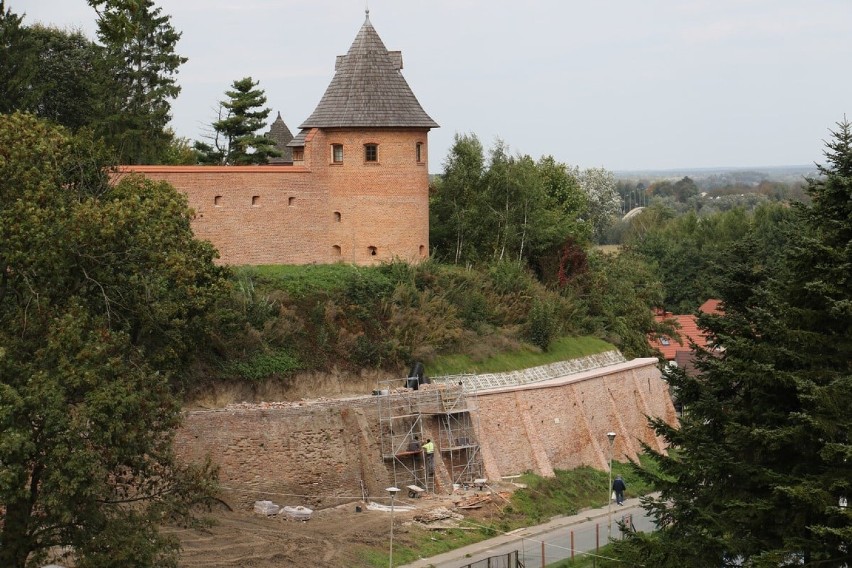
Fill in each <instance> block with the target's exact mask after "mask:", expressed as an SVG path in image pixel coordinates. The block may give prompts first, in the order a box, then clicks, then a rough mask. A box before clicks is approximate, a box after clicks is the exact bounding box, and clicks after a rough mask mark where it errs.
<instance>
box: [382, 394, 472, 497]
mask: <svg viewBox="0 0 852 568" xmlns="http://www.w3.org/2000/svg"><path fill="white" fill-rule="evenodd" d="M403 384H408V385H411V386H410V387H404V386H400V385H403ZM417 386H418V388H414V385H412V384H411V382H410V381H406V380H403V379H396V380H393V381H383V382H382V383H380V384H379V389H378V390H377V391H376V392H375V394H376V397H377V400H378V405H379V423H380V436H381V448H382V458H384V459H385V460H387V461H388V462H390V464H391V466H390V467H391V469H392V472H393V477H394V485H395V486H396V487H400V488H407V487H409V486H414V487H419V488H422V489H424V490H426V491H429V492H434V490H435V483H434V472H433V474H432V475H429V474H428V472H427V471H426V464H425V461H424V458H425V456H424V455H423V454H422V452H421V450H420V446H421V444H422V443H423V442H425V441H426V440H425V438H424V430H427V431H430V432H434V431H437V432H438V434H437V436H435V438H436V439H435V440H434V442H435V445H436V452H435V453H436V455H435V457H436V458H437V457H438V456H439V455H440V458H441V459H442V460H443V464H444V465H445V466H446V469H447V472H448V474H449V476H450V481H451V483H453V484H458V485H471V484H473V483H474V481H475V480H476V479H479V478H481V477H482V456H481V454H480V450H479V442H478V441H477V437H476V428H475V427H474V426H475V424H474V418H473V417H472V416H471V411H472V410H474V409H473V408H472V407H471V406H470V405H469V402H468V398H469V397H467V396H466V395H465V392H464V389H463V388H462V386H461V385H430V384H422V385H417ZM474 398H475V397H474ZM424 421H429V422H428V424H424ZM436 466H437V464H436Z"/></svg>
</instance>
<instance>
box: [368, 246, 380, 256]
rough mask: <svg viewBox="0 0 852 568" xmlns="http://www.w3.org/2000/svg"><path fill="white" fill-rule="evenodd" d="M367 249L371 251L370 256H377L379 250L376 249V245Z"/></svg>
mask: <svg viewBox="0 0 852 568" xmlns="http://www.w3.org/2000/svg"><path fill="white" fill-rule="evenodd" d="M367 250H369V251H370V256H376V254H378V252H379V251H378V249H376V247H367Z"/></svg>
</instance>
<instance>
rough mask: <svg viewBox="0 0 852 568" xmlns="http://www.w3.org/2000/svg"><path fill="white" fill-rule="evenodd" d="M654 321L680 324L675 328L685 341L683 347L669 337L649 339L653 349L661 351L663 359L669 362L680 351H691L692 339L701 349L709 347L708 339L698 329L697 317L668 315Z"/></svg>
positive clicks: (657, 317) (658, 317) (660, 316)
mask: <svg viewBox="0 0 852 568" xmlns="http://www.w3.org/2000/svg"><path fill="white" fill-rule="evenodd" d="M654 319H656V320H657V321H663V320H666V319H673V320H675V321H676V322H677V324H678V325H677V326H675V327H677V328H678V330H677V331H678V333H679V334H680V338H681V340H682V341H683V345H681V344H680V343H678V342H677V341H676V340H674V339H672V338H670V337H668V336H662V338H660V337H652V338H650V339H649V343H650V344H651V347H653V348H655V349H659V350H660V353H662V354H663V357H665V358H666V360H667V361H672V360H674V358H675V355H676V354H677V352H678V351H689V350H690V346H689V341H690V339H691V340H692V341H693V342H695V344H697V345H699V346H701V347H706V346H707V338H706V337H704V334H703V333H702V332H701V331H700V330H699V329H698V324H697V322H696V319H695V316H692V315H689V316H681V315H674V314H670V313H666V314H663V315H656V316H654ZM664 342H665V343H668V345H665V343H664Z"/></svg>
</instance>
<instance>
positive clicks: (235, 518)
mask: <svg viewBox="0 0 852 568" xmlns="http://www.w3.org/2000/svg"><path fill="white" fill-rule="evenodd" d="M394 378H398V375H396V376H395V375H394V374H392V373H381V372H373V373H362V374H360V375H356V376H353V375H351V374H347V373H338V372H332V373H324V374H323V373H311V374H304V375H300V376H298V377H295V378H294V379H291V380H290V381H288V382H287V383H286V384H274V383H270V384H266V385H261V386H246V385H229V384H218V385H208V388H207V389H206V390H205V392H203V393H198V394H197V395H196V396H195V397H192V398H191V399H190V400H188V401H187V402H186V405H185V406H186V408H188V409H192V408H221V407H224V406H226V405H228V404H233V403H235V402H244V401H245V402H260V401H266V402H274V401H294V400H304V399H316V398H318V397H341V396H352V395H357V394H369V393H370V391H371V390H372V389H375V388H376V385H377V384H378V383H379V382H380V381H384V380H389V379H394ZM499 489H500V491H504V490H507V488H504V487H500V488H499ZM508 489H509V490H510V489H511V488H508ZM485 495H486V493H485V492H480V491H476V490H474V489H470V490H468V491H462V492H460V493H456V494H455V495H452V496H449V495H427V496H424V497H422V498H419V499H406V498H405V497H406V496H405V495H400V497H402V499H400V500H398V501H397V504H398V505H399V504H402V505H411V504H413V505H415V507H416V509H415V510H414V511H400V510H395V512H394V527H395V528H394V542H395V543H398V544H399V545H400V546H403V545H406V544H411V543H413V542H416V541H417V539H418V538H422V534H423V532H429V531H430V529H429V528H423V527H422V526H420V525H418V524H415V523H413V521H414V519H415V518H416V517H419V516H422V515H424V514H427V515H428V513H429V512H430V511H434V510H436V509H438V510H440V509H448V510H453V511H455V512H458V513H462V514H464V517H465V518H466V519H469V520H470V521H472V522H474V523H479V522H480V521H481V520H483V519H485V520H490V519H493V518H494V517H495V516H496V515H498V514H499V510H500V508H501V507H502V506H504V505H505V501H504V500H503V499H502V498H501V497H499V496H497V495H494V496H493V497H492V498H491V499H490V500H489V499H486V500H485V501H484V502H481V503H479V504H478V506H477V508H474V509H456V505H457V504H462V505H464V504H465V502H466V501H465V500H471V499H472V500H473V501H476V500H479V499H481V498H482V497H484V496H485ZM385 504H386V503H385ZM358 505H360V506H361V509H362V511H361V512H356V510H355V508H356V506H358ZM208 516H209V517H211V518H212V519H213V520H214V522H215V525H214V526H213V527H211V528H209V529H205V530H196V529H165V530H164V532H171V533H172V534H175V535H177V536H178V537H179V538H180V541H181V545H182V548H183V550H182V553H181V561H180V566H181V567H183V568H195V567H204V568H225V567H229V568H230V567H240V568H243V567H245V568H273V567H274V568H280V567H286V566H311V567H317V568H326V567H327V568H340V567H357V566H364V565H365V564H364V560H363V558H364V557H363V552H364V550H365V549H369V548H374V549H376V550H380V551H385V550H386V549H387V546H388V539H389V533H390V513H389V512H384V511H373V510H369V509H367V507H366V504H365V503H355V502H353V503H349V504H346V505H340V506H338V507H334V508H328V509H322V510H316V511H314V513H313V516H312V518H311V519H310V520H309V521H294V520H290V519H288V518H287V517H286V516H284V515H276V516H272V517H265V516H261V515H258V514H256V513H254V511H253V510H250V509H243V510H233V511H230V510H228V509H227V508H226V507H224V506H222V507H218V508H217V509H216V510H214V511H213V512H212V513H210V514H209V515H208ZM442 522H443V521H442ZM449 523H453V521H449ZM455 523H456V524H458V521H455ZM434 528H435V525H432V530H434Z"/></svg>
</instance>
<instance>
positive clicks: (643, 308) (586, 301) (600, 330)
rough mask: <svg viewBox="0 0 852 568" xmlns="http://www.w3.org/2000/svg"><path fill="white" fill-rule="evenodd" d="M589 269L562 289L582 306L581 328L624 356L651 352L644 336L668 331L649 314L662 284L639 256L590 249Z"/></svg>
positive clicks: (660, 298) (660, 293)
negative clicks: (582, 326)
mask: <svg viewBox="0 0 852 568" xmlns="http://www.w3.org/2000/svg"><path fill="white" fill-rule="evenodd" d="M588 263H589V270H587V271H585V272H583V273H581V274H579V275H578V276H577V277H576V278H575V279H574V280H573V281H571V283H570V285H569V286H566V287H565V288H564V289H563V293H564V294H565V295H568V296H571V295H573V296H574V297H576V298H577V303H578V304H581V305H583V306H584V308H585V310H586V314H585V315H586V318H585V319H586V322H585V326H584V331H585V332H586V333H592V334H594V335H597V336H598V337H601V338H603V339H605V340H606V341H609V342H611V343H613V344H615V345H617V346H618V348H619V349H621V351H623V352H624V354H625V355H626V356H628V357H642V356H648V355H650V354H651V350H650V347H649V346H648V336H649V335H657V334H660V333H667V334H671V329H669V328H667V327H664V326H662V325H661V324H660V323H658V322H657V321H656V320H655V319H654V317H653V308H655V307H657V306H659V305H660V303H661V302H662V285H661V284H660V281H659V280H658V279H657V277H656V275H655V274H654V273H653V271H652V270H651V268H650V267H649V266H648V265H647V264H646V263H645V262H644V261H643V259H642V258H640V257H638V256H636V255H631V254H618V255H608V254H604V253H600V252H593V253H592V254H589V256H588Z"/></svg>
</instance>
